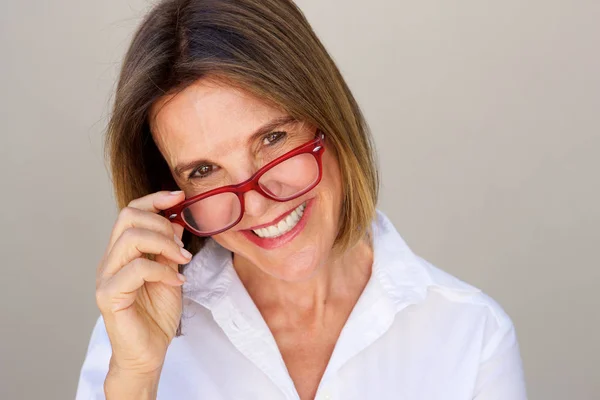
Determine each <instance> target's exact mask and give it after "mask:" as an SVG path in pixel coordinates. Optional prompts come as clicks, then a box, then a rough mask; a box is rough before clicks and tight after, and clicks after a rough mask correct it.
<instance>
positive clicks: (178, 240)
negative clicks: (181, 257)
mask: <svg viewBox="0 0 600 400" xmlns="http://www.w3.org/2000/svg"><path fill="white" fill-rule="evenodd" d="M173 238H174V239H175V243H177V244H178V245H179V247H183V242H182V241H181V239H179V237H178V236H177V234H175V235H173Z"/></svg>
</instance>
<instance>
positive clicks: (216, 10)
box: [105, 0, 378, 253]
mask: <svg viewBox="0 0 600 400" xmlns="http://www.w3.org/2000/svg"><path fill="white" fill-rule="evenodd" d="M209 75H214V76H219V77H221V78H224V79H225V80H227V81H228V82H231V83H232V84H233V85H236V86H238V87H240V88H242V89H245V90H247V91H249V92H250V93H252V94H254V95H255V96H257V97H259V98H261V99H263V100H264V101H266V102H269V103H271V104H274V105H277V106H278V107H280V108H281V109H283V110H285V111H287V112H288V113H289V114H290V115H291V116H292V117H294V118H296V119H297V120H300V121H306V122H308V123H311V124H313V125H314V126H317V127H319V128H320V129H321V130H322V131H323V132H324V133H325V134H326V137H327V144H328V146H329V147H332V148H333V150H334V152H335V154H336V156H337V160H338V163H339V166H340V171H341V175H342V187H343V202H342V209H341V211H340V212H341V214H340V227H339V233H338V237H337V238H336V244H335V246H336V248H337V249H338V250H339V249H341V250H342V251H343V250H344V249H347V248H348V247H350V246H352V245H353V244H354V243H356V242H357V241H358V240H359V239H360V238H361V237H362V236H363V235H364V234H365V233H366V232H367V231H368V229H369V227H370V222H371V220H372V219H373V218H374V216H375V205H376V202H377V194H378V174H377V169H376V165H375V160H374V152H373V144H372V138H371V135H370V133H369V130H368V127H367V124H366V122H365V120H364V117H363V115H362V113H361V111H360V109H359V107H358V105H357V103H356V101H355V99H354V97H353V96H352V93H351V92H350V90H349V88H348V86H347V85H346V83H345V82H344V79H343V77H342V75H341V74H340V72H339V70H338V69H337V67H336V66H335V64H334V62H333V60H332V59H331V57H330V56H329V54H328V53H327V51H326V50H325V48H324V47H323V45H322V44H321V42H320V41H319V39H318V38H317V36H316V35H315V33H314V32H313V30H312V28H311V27H310V25H309V24H308V22H307V20H306V19H305V17H304V15H303V14H302V12H301V11H300V10H299V9H298V7H297V6H296V5H295V4H294V3H293V2H292V1H290V0H237V1H231V0H164V1H161V2H160V3H158V4H157V5H156V6H154V8H153V9H152V10H151V11H150V12H149V13H148V14H147V16H146V17H145V18H144V20H143V22H142V23H141V25H140V26H139V28H138V29H137V31H136V33H135V35H134V37H133V40H132V42H131V45H130V47H129V49H128V51H127V54H126V56H125V58H124V61H123V65H122V69H121V73H120V77H119V82H118V86H117V89H116V94H115V102H114V108H113V112H112V115H111V117H110V121H109V125H108V130H107V135H106V147H105V149H106V156H107V157H108V158H109V160H110V169H111V174H112V181H113V185H114V191H115V197H116V201H117V205H118V207H119V209H121V208H123V207H125V206H127V204H128V203H129V202H130V201H131V200H133V199H136V198H138V197H142V196H144V195H147V194H149V193H152V192H156V191H159V190H165V189H167V190H176V189H178V188H177V186H176V184H175V181H174V179H173V177H172V175H171V172H170V169H169V167H168V165H167V163H166V161H165V160H164V159H163V157H162V155H161V154H160V152H159V151H158V149H157V147H156V145H155V143H154V141H153V139H152V135H151V133H150V124H149V121H148V119H149V114H150V113H149V112H150V108H151V106H152V105H153V104H154V103H155V102H156V101H157V100H158V99H159V98H161V97H162V96H165V95H166V94H172V93H175V92H177V91H180V90H182V89H184V88H185V87H186V86H188V85H190V84H191V83H193V82H194V81H196V80H198V79H200V78H202V77H206V76H209ZM183 241H184V243H185V244H186V247H188V249H189V250H190V251H191V252H192V253H195V252H197V251H198V250H199V249H200V248H201V246H202V240H201V239H200V238H199V237H197V236H194V235H191V234H190V233H189V232H187V231H186V232H185V233H184V236H183Z"/></svg>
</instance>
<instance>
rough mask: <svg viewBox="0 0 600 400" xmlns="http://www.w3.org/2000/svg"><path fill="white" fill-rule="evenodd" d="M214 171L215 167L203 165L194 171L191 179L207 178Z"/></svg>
mask: <svg viewBox="0 0 600 400" xmlns="http://www.w3.org/2000/svg"><path fill="white" fill-rule="evenodd" d="M214 169H215V168H214V166H213V165H208V164H202V165H201V166H199V167H198V168H196V169H195V170H193V171H192V173H191V174H190V178H206V177H207V176H208V175H210V173H211V172H213V170H214Z"/></svg>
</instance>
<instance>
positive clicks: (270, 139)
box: [263, 131, 287, 146]
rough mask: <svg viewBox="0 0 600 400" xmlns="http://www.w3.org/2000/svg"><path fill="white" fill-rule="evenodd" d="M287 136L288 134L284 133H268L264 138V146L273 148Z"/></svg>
mask: <svg viewBox="0 0 600 400" xmlns="http://www.w3.org/2000/svg"><path fill="white" fill-rule="evenodd" d="M286 136H287V133H286V132H283V131H279V132H271V133H267V134H266V135H265V136H264V138H263V144H264V145H265V146H272V145H274V144H275V143H277V142H279V141H280V140H282V139H284V138H285V137H286Z"/></svg>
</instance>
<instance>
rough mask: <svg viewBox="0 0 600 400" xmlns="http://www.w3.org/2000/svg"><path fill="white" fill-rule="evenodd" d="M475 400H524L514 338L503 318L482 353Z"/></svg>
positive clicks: (512, 330)
mask: <svg viewBox="0 0 600 400" xmlns="http://www.w3.org/2000/svg"><path fill="white" fill-rule="evenodd" d="M474 400H527V394H526V390H525V379H524V374H523V365H522V361H521V356H520V352H519V345H518V343H517V336H516V333H515V329H514V326H513V324H512V321H511V320H510V318H508V316H506V315H504V318H502V322H501V324H500V326H499V327H498V328H497V330H496V331H495V332H494V333H493V334H492V335H491V337H490V339H489V340H488V341H487V344H486V345H485V347H484V349H483V352H482V357H481V363H480V367H479V372H478V376H477V381H476V384H475V395H474Z"/></svg>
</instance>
